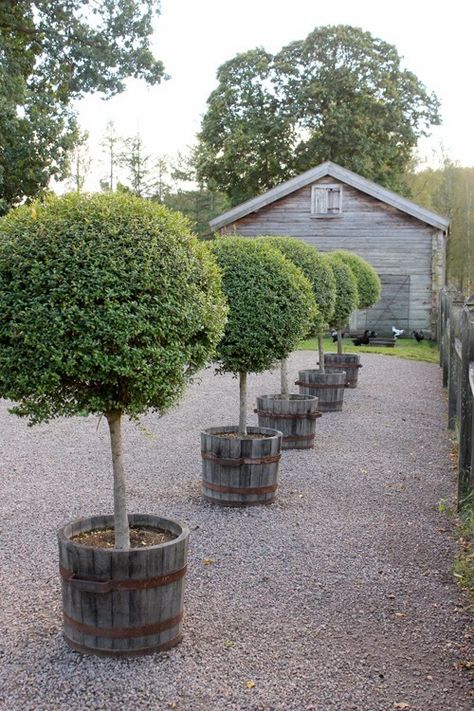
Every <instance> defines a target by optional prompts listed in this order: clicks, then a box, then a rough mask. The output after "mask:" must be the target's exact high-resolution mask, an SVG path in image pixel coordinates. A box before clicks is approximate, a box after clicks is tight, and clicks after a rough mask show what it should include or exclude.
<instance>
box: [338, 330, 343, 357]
mask: <svg viewBox="0 0 474 711" xmlns="http://www.w3.org/2000/svg"><path fill="white" fill-rule="evenodd" d="M337 353H338V355H342V330H341V329H340V328H338V329H337Z"/></svg>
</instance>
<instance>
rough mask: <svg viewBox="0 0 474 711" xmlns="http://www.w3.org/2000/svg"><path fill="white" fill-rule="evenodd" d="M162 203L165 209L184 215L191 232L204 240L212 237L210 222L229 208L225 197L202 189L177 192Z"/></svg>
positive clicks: (166, 197) (167, 196) (169, 195)
mask: <svg viewBox="0 0 474 711" xmlns="http://www.w3.org/2000/svg"><path fill="white" fill-rule="evenodd" d="M163 202H164V204H165V205H166V206H167V207H170V208H171V209H173V210H179V212H181V213H182V214H183V215H186V217H187V218H188V220H189V222H190V224H191V227H192V229H193V231H194V232H195V233H196V234H197V235H198V237H201V238H205V239H209V238H210V237H211V236H212V233H211V229H210V227H209V222H210V220H212V219H213V218H214V217H217V215H221V214H222V213H223V212H225V211H226V210H227V209H228V208H229V202H228V200H227V198H226V196H225V195H223V194H222V193H213V192H210V191H209V190H204V189H200V190H177V191H176V192H172V193H169V194H168V195H166V196H165V198H164V201H163Z"/></svg>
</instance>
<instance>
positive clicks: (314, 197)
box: [311, 183, 342, 218]
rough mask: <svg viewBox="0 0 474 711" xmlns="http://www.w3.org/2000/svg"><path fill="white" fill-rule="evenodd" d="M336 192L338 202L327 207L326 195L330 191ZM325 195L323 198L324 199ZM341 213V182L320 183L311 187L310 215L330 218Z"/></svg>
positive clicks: (327, 195)
mask: <svg viewBox="0 0 474 711" xmlns="http://www.w3.org/2000/svg"><path fill="white" fill-rule="evenodd" d="M332 191H334V192H337V193H338V195H339V200H338V204H337V205H336V206H335V207H334V206H333V207H332V208H328V203H329V200H328V197H329V193H330V192H332ZM324 197H325V199H324ZM321 198H323V199H321ZM341 215H342V185H341V183H337V184H336V183H322V184H321V183H320V184H318V185H313V186H312V187H311V217H317V218H328V217H329V218H331V217H340V216H341Z"/></svg>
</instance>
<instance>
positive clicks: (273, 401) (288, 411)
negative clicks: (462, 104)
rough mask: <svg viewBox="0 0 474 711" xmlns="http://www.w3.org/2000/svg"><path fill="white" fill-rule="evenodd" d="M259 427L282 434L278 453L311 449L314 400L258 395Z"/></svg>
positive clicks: (318, 415) (314, 412)
mask: <svg viewBox="0 0 474 711" xmlns="http://www.w3.org/2000/svg"><path fill="white" fill-rule="evenodd" d="M254 412H255V413H256V414H257V415H258V424H259V427H270V428H273V429H276V430H279V431H280V432H281V433H282V434H283V440H282V445H281V448H282V449H311V448H312V447H314V436H315V431H316V420H317V418H318V417H321V413H320V412H319V411H318V398H317V397H315V396H314V395H288V396H286V397H284V396H283V395H262V396H261V397H257V409H256V410H254Z"/></svg>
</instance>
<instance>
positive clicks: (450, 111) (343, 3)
mask: <svg viewBox="0 0 474 711" xmlns="http://www.w3.org/2000/svg"><path fill="white" fill-rule="evenodd" d="M470 7H472V6H470V3H469V2H466V0H464V2H463V1H461V0H451V2H449V3H439V5H438V4H434V3H433V2H428V1H426V0H418V1H417V0H411V1H409V0H398V1H397V2H392V3H389V2H380V0H378V1H372V0H358V1H355V0H336V1H335V2H321V1H319V2H318V0H311V1H310V0H288V1H287V2H283V1H282V0H239V1H238V2H230V1H229V0H162V13H161V16H160V18H159V19H158V20H157V22H156V31H155V34H154V37H153V46H154V50H155V54H156V56H157V57H159V58H160V59H162V61H163V62H164V64H165V68H166V71H167V73H168V74H169V75H170V76H171V79H170V80H169V81H166V82H164V83H163V84H161V85H160V86H156V87H153V88H147V87H146V86H145V84H144V82H137V81H130V82H129V83H128V88H127V91H126V92H124V93H123V94H121V95H120V96H117V97H114V98H113V99H111V100H109V101H103V100H102V99H101V98H100V97H99V96H91V97H87V98H86V99H84V100H82V101H81V102H80V103H79V104H78V109H79V117H80V123H81V127H82V128H83V129H86V130H88V131H89V133H90V137H91V146H92V154H93V158H94V159H95V165H94V169H93V174H92V175H91V179H90V180H89V182H88V188H89V189H97V188H98V178H99V177H100V176H101V175H105V174H106V168H105V163H102V164H101V159H102V156H101V149H100V148H99V143H100V139H101V137H102V135H103V133H104V131H105V126H106V123H107V121H109V120H113V121H114V122H115V125H116V128H117V131H118V133H119V134H120V135H123V136H131V135H133V134H135V133H137V132H140V133H141V135H142V137H143V139H144V141H145V144H146V147H147V149H148V151H149V152H150V153H156V154H171V155H173V154H176V152H177V151H186V147H187V146H189V145H190V144H192V143H193V142H194V140H195V135H196V133H197V132H198V130H199V127H200V122H201V117H202V115H203V114H204V113H205V110H206V99H207V97H208V96H209V94H210V92H211V91H212V89H213V88H214V87H215V85H216V70H217V68H218V66H219V65H220V64H222V63H223V62H225V61H226V60H228V59H230V58H232V57H233V56H234V55H235V54H237V53H238V52H243V51H245V50H248V49H251V48H254V47H257V46H262V47H264V48H265V49H267V50H269V51H270V52H276V51H277V50H278V49H280V48H281V47H282V46H284V45H285V44H288V43H289V42H292V41H294V40H299V39H303V38H304V37H306V35H307V34H308V33H309V32H310V31H311V30H313V29H314V28H315V27H318V26H323V25H328V24H331V25H332V24H349V25H355V26H358V27H361V28H362V29H364V30H368V31H369V32H371V33H372V34H373V35H374V36H377V37H380V38H381V39H383V40H385V41H387V42H390V43H391V44H394V45H395V46H396V47H397V49H398V52H399V54H400V55H401V56H402V57H403V62H404V66H405V67H406V68H407V69H410V70H411V71H413V72H414V73H415V74H416V75H417V77H418V78H419V79H420V80H421V81H422V82H423V83H424V84H425V85H426V86H427V88H428V89H430V90H433V91H435V92H436V94H437V95H438V97H439V99H440V100H441V111H442V118H443V125H442V126H441V127H439V128H436V129H434V130H433V135H432V138H431V139H429V140H428V141H426V140H425V141H423V144H422V153H423V155H424V156H426V157H427V158H428V159H429V160H430V161H431V162H432V163H433V162H434V160H435V158H434V157H433V156H434V153H435V152H438V150H439V147H440V145H441V144H443V145H444V147H445V150H446V151H447V153H448V154H449V155H450V157H451V158H452V159H454V160H457V161H459V162H460V163H461V164H462V165H466V166H474V120H473V114H474V92H473V91H472V72H473V69H474V61H473V52H472V46H473V35H474V31H473V20H474V7H473V9H470Z"/></svg>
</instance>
